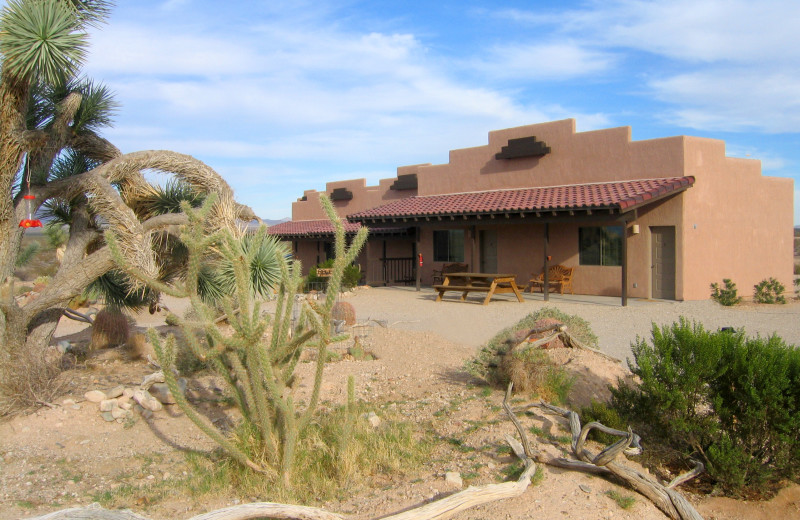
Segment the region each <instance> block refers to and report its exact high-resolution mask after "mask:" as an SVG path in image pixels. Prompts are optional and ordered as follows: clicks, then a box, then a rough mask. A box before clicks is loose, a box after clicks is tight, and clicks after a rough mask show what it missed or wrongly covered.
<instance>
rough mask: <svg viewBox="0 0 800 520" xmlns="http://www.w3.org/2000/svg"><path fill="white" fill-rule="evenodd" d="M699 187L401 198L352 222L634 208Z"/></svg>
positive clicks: (614, 185) (680, 180) (635, 184)
mask: <svg viewBox="0 0 800 520" xmlns="http://www.w3.org/2000/svg"><path fill="white" fill-rule="evenodd" d="M692 184H694V177H672V178H667V179H646V180H636V181H618V182H603V183H595V184H572V185H567V186H548V187H542V188H519V189H506V190H495V191H481V192H470V193H452V194H447V195H428V196H416V197H408V198H405V199H399V200H396V201H394V202H391V203H389V204H385V205H383V206H378V207H375V208H372V209H368V210H366V211H362V212H360V213H355V214H353V215H348V217H347V218H349V219H351V220H364V221H369V220H372V219H380V218H407V217H425V216H438V215H478V214H492V213H500V214H502V213H510V212H515V213H516V212H535V211H559V210H561V211H566V210H584V211H585V210H594V209H617V210H620V211H622V210H630V209H633V208H634V207H637V206H640V205H643V204H647V203H649V202H651V201H653V200H655V199H659V198H661V197H663V196H665V195H668V194H670V193H678V192H680V191H683V190H685V189H687V188H688V187H690V186H691V185H692Z"/></svg>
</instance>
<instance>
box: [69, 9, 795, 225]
mask: <svg viewBox="0 0 800 520" xmlns="http://www.w3.org/2000/svg"><path fill="white" fill-rule="evenodd" d="M798 28H800V2H797V1H796V0H786V1H777V0H762V1H759V2H752V1H740V0H671V1H668V2H661V1H642V0H604V1H584V2H579V1H573V2H570V1H558V2H553V1H552V0H548V1H534V0H532V1H527V2H522V1H504V0H496V1H492V2H488V1H483V2H479V1H473V0H458V1H451V0H438V1H437V2H430V1H425V2H421V1H403V2H382V1H348V0H337V1H335V2H328V1H327V0H315V1H313V2H305V1H304V0H292V1H290V2H284V1H282V0H275V1H263V2H262V1H228V2H220V1H212V0H209V1H198V0H167V1H149V0H138V1H135V2H134V1H129V0H119V1H118V5H117V7H116V8H115V9H114V11H113V14H112V16H111V18H110V21H109V23H108V24H107V25H105V26H103V27H101V28H100V29H99V30H94V31H92V40H91V43H92V48H91V54H90V56H89V59H88V62H87V65H86V67H85V72H86V74H87V75H88V76H90V77H92V78H94V79H95V80H98V81H101V82H103V83H105V84H106V85H108V86H109V87H111V88H112V89H113V90H114V91H115V92H116V95H117V98H118V100H119V101H120V103H121V108H120V110H119V112H118V114H117V116H116V119H115V126H114V127H113V128H111V129H108V130H107V131H106V132H105V136H106V137H107V138H109V139H110V140H111V141H112V142H114V143H115V144H116V145H117V146H118V147H119V148H120V149H121V150H122V151H123V152H132V151H137V150H145V149H170V150H175V151H178V152H182V153H188V154H191V155H194V156H195V157H197V158H199V159H201V160H203V161H204V162H206V163H207V164H209V165H210V166H211V167H213V168H214V169H216V170H217V171H218V172H219V173H220V174H221V175H222V176H223V177H225V178H226V179H227V180H228V182H229V183H230V184H231V185H232V186H233V188H234V190H235V191H236V194H237V198H238V199H239V200H240V201H241V202H243V203H245V204H248V205H250V206H252V207H253V209H254V210H255V211H256V213H257V214H259V215H260V216H262V217H263V218H270V219H277V218H283V217H288V216H290V214H291V203H292V202H293V201H294V200H296V199H297V198H298V197H300V196H302V194H303V190H306V189H317V190H324V189H325V183H326V182H328V181H334V180H340V179H350V178H362V177H363V178H366V179H367V182H368V184H376V183H377V181H378V180H379V179H382V178H389V177H393V176H394V175H395V174H396V168H397V167H398V166H402V165H407V164H417V163H428V162H430V163H434V164H436V163H443V162H446V161H447V157H448V151H449V150H451V149H455V148H465V147H470V146H480V145H483V144H485V143H486V140H487V133H488V132H489V131H490V130H497V129H501V128H507V127H511V126H517V125H524V124H530V123H538V122H544V121H550V120H556V119H564V118H570V117H572V118H575V119H576V120H577V127H578V130H579V131H583V130H592V129H597V128H606V127H615V126H626V125H629V126H631V127H632V129H633V137H634V139H648V138H655V137H667V136H672V135H679V134H688V135H697V136H705V137H714V138H718V139H723V140H725V141H726V142H727V152H728V155H731V156H736V157H752V158H756V159H760V160H761V161H762V166H763V172H764V174H765V175H775V176H782V177H793V178H794V179H795V199H796V200H797V199H798V188H800V182H798V181H800V146H798V145H799V144H800V133H798V130H799V129H800V30H798ZM654 173H656V172H654ZM798 215H800V213H798V209H797V204H796V209H795V223H796V224H798V223H800V216H798Z"/></svg>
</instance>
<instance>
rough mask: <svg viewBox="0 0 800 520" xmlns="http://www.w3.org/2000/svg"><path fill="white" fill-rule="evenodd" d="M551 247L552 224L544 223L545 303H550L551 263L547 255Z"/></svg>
mask: <svg viewBox="0 0 800 520" xmlns="http://www.w3.org/2000/svg"><path fill="white" fill-rule="evenodd" d="M549 245H550V223H549V222H545V223H544V287H543V288H542V290H543V291H544V301H546V302H549V301H550V262H548V260H547V258H548V256H547V253H548V251H547V250H548V248H549Z"/></svg>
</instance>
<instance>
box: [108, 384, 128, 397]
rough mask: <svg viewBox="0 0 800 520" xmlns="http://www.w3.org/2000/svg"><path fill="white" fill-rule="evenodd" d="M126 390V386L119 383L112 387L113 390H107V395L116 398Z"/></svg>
mask: <svg viewBox="0 0 800 520" xmlns="http://www.w3.org/2000/svg"><path fill="white" fill-rule="evenodd" d="M124 392H125V387H124V386H122V385H118V386H115V387H114V388H112V389H111V390H108V391H107V392H106V397H108V398H109V399H115V398H117V397H119V396H121V395H122V394H123V393H124Z"/></svg>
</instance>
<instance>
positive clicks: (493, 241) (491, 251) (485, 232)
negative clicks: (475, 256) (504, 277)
mask: <svg viewBox="0 0 800 520" xmlns="http://www.w3.org/2000/svg"><path fill="white" fill-rule="evenodd" d="M479 236H480V243H481V266H480V272H482V273H496V272H497V230H496V229H482V230H481V231H480V235H479Z"/></svg>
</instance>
